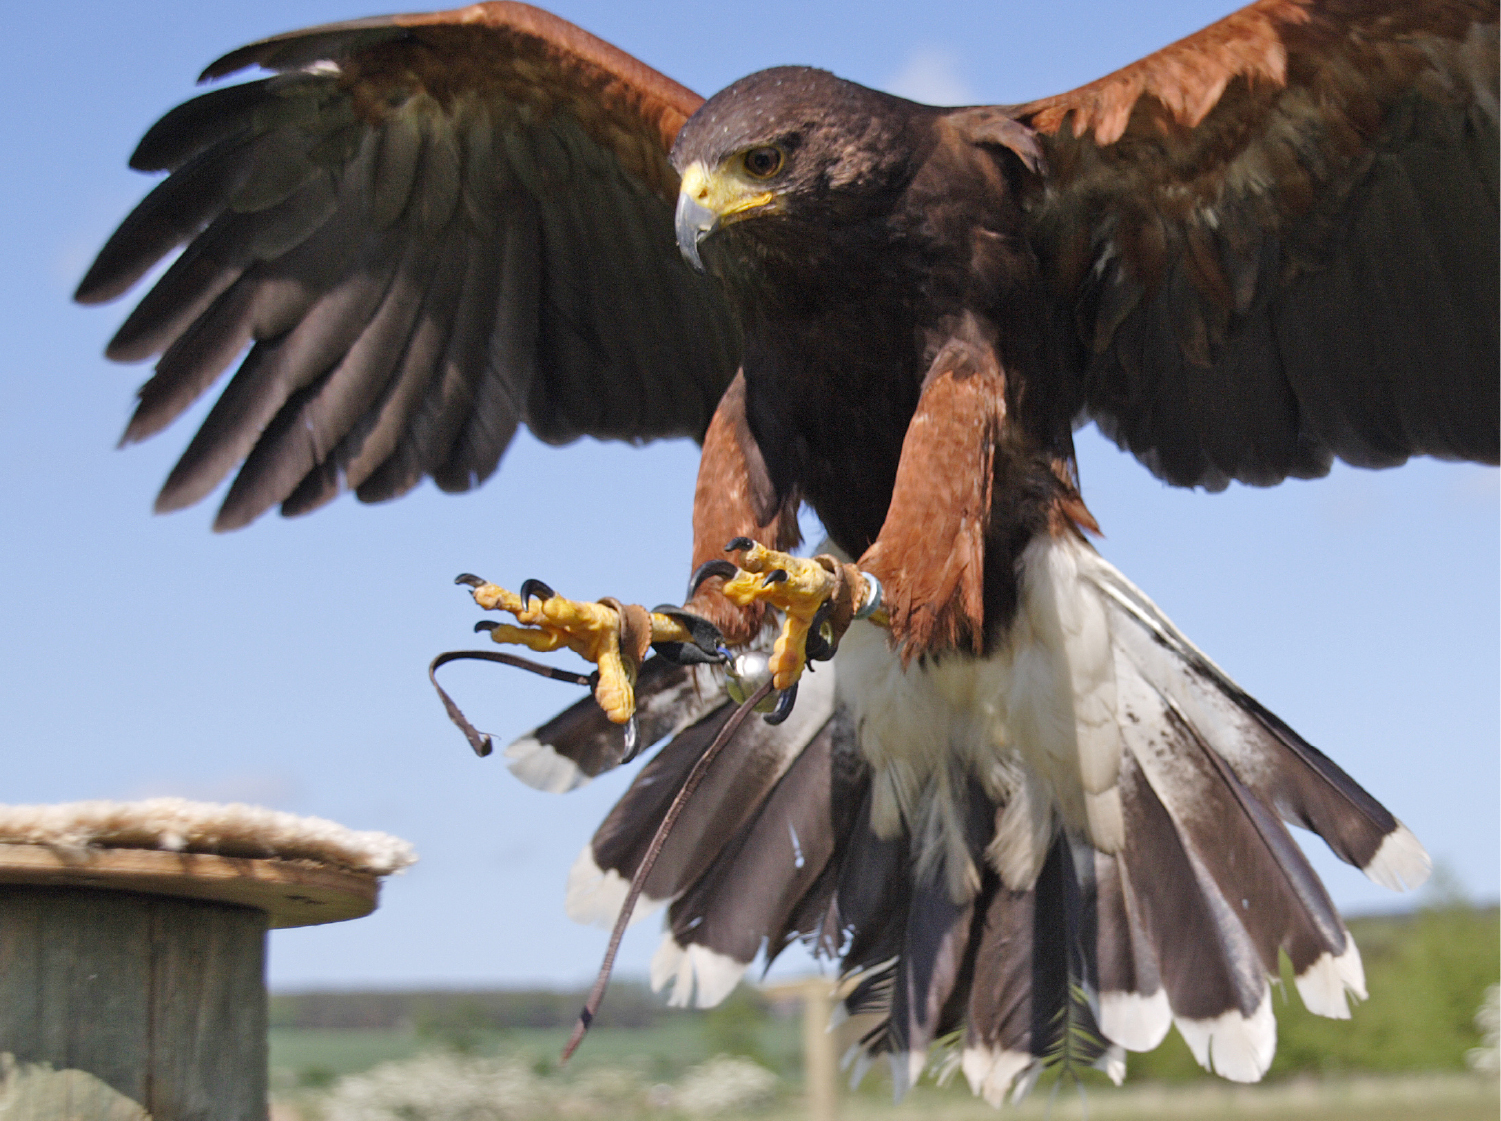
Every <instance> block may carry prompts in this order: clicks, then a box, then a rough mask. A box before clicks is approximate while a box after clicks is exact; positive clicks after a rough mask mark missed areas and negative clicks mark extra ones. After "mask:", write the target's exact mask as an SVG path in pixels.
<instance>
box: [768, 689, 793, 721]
mask: <svg viewBox="0 0 1501 1121" xmlns="http://www.w3.org/2000/svg"><path fill="white" fill-rule="evenodd" d="M795 704H797V683H796V682H793V684H792V688H791V689H784V690H782V693H781V695H780V696H778V697H777V707H776V708H774V709H772V710H771V711H770V712H768V713H767V714H766V715H765V716H764V717H763V718H762V719H764V720H765V721H766V723H768V724H780V723H781V722H782V721H783V720H786V719H787V717H789V716H791V715H792V706H793V705H795Z"/></svg>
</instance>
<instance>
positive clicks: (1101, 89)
mask: <svg viewBox="0 0 1501 1121" xmlns="http://www.w3.org/2000/svg"><path fill="white" fill-rule="evenodd" d="M1496 25H1497V5H1496V3H1495V2H1494V0H1448V2H1442V3H1421V4H1418V3H1407V2H1404V0H1341V2H1336V0H1257V2H1256V3H1254V4H1251V5H1249V6H1248V7H1246V8H1243V9H1241V10H1240V11H1238V12H1235V13H1232V14H1231V15H1229V16H1227V17H1226V18H1224V19H1222V20H1220V21H1219V22H1218V23H1215V24H1213V25H1211V26H1210V27H1207V28H1205V29H1204V30H1203V31H1200V32H1198V33H1197V34H1195V35H1191V36H1189V37H1188V38H1186V39H1183V40H1181V41H1179V42H1177V43H1174V44H1172V45H1171V46H1169V47H1166V48H1164V49H1163V50H1160V51H1158V52H1156V53H1155V54H1152V55H1150V56H1148V57H1147V58H1144V59H1142V60H1141V61H1139V62H1136V63H1134V64H1132V65H1131V66H1128V67H1125V68H1124V69H1121V70H1118V71H1116V72H1115V73H1113V74H1110V75H1107V76H1106V77H1104V78H1101V79H1100V80H1098V81H1096V82H1091V83H1090V84H1089V85H1086V86H1083V87H1080V88H1079V89H1076V90H1073V91H1071V92H1069V93H1065V94H1060V95H1058V96H1056V97H1049V98H1044V99H1042V100H1040V101H1034V102H1031V103H1029V104H1026V105H1023V106H1019V107H1015V108H1013V109H1011V110H1009V112H1011V113H1012V114H1013V115H1015V116H1016V118H1017V119H1018V120H1020V121H1022V122H1023V123H1025V124H1027V125H1029V126H1030V127H1032V128H1033V129H1035V130H1036V131H1037V134H1038V138H1039V141H1040V143H1041V146H1042V148H1043V152H1044V155H1045V157H1046V164H1047V171H1046V173H1045V175H1044V176H1043V177H1042V178H1041V180H1040V186H1041V189H1040V190H1038V191H1037V192H1036V194H1035V195H1034V196H1033V198H1032V199H1031V201H1030V204H1029V214H1030V216H1031V217H1030V220H1031V223H1032V230H1031V234H1030V240H1031V242H1032V244H1033V245H1034V247H1036V249H1037V252H1038V255H1039V258H1040V261H1041V263H1042V266H1043V270H1042V271H1043V273H1044V275H1045V276H1046V277H1047V280H1048V288H1049V297H1050V299H1051V300H1052V301H1053V313H1052V319H1053V323H1054V326H1055V330H1056V332H1057V334H1056V336H1055V338H1056V342H1057V346H1056V349H1055V352H1054V353H1055V355H1056V356H1057V359H1056V360H1055V361H1056V363H1057V365H1056V368H1055V369H1054V370H1052V371H1051V373H1050V377H1051V379H1052V380H1051V382H1050V384H1052V385H1056V386H1059V387H1069V386H1072V387H1073V393H1074V394H1075V396H1074V397H1073V399H1072V400H1071V401H1070V402H1069V404H1070V408H1069V409H1068V410H1065V411H1068V412H1070V414H1071V415H1078V414H1079V413H1080V412H1082V413H1083V414H1084V415H1087V416H1089V417H1092V418H1093V419H1094V420H1096V421H1097V422H1098V423H1099V425H1100V427H1101V428H1102V429H1103V430H1104V431H1105V433H1106V434H1107V435H1109V436H1110V437H1112V438H1113V439H1115V440H1116V441H1117V442H1118V443H1119V444H1121V446H1122V447H1125V448H1127V449H1128V450H1130V451H1132V452H1133V453H1135V454H1136V455H1137V456H1138V457H1139V458H1140V459H1141V460H1142V461H1143V462H1145V463H1146V464H1147V465H1148V466H1149V467H1150V468H1151V469H1152V471H1153V472H1154V473H1156V474H1157V475H1159V476H1160V477H1162V478H1164V479H1166V480H1167V481H1168V482H1171V483H1174V484H1177V485H1181V486H1203V487H1206V488H1209V489H1212V490H1218V489H1222V488H1223V487H1225V486H1227V485H1228V484H1229V483H1230V482H1231V481H1232V480H1236V481H1240V482H1246V483H1252V484H1255V485H1262V486H1265V485H1269V484H1273V483H1276V482H1279V481H1281V480H1282V479H1284V478H1286V477H1288V476H1297V477H1305V478H1306V477H1313V476H1317V475H1322V474H1324V473H1326V472H1327V471H1328V470H1329V467H1330V465H1331V463H1332V461H1333V459H1334V458H1335V457H1339V458H1342V459H1344V460H1346V461H1347V462H1350V463H1354V464H1356V465H1359V466H1367V467H1381V466H1390V465H1395V464H1398V463H1401V462H1403V461H1404V460H1405V459H1406V458H1407V457H1408V456H1411V455H1432V456H1438V457H1441V458H1452V459H1473V460H1480V461H1483V462H1491V463H1494V462H1496V460H1497V457H1498V454H1501V449H1498V430H1501V424H1498V405H1497V402H1498V400H1501V385H1498V379H1497V369H1498V355H1497V336H1498V315H1497V307H1498V304H1501V292H1498V283H1497V276H1498V262H1497V248H1496V247H1497V242H1498V223H1497V206H1496V197H1497V176H1496V167H1497V161H1498V143H1497V94H1496V82H1497V33H1496ZM1063 391H1064V392H1067V391H1068V390H1067V389H1066V388H1065V389H1064V390H1063Z"/></svg>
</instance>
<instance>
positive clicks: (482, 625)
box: [474, 619, 500, 634]
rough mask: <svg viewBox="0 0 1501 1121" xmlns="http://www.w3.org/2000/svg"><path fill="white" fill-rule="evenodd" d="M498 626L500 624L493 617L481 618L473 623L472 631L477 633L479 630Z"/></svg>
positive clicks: (487, 630)
mask: <svg viewBox="0 0 1501 1121" xmlns="http://www.w3.org/2000/svg"><path fill="white" fill-rule="evenodd" d="M498 626H500V624H499V623H497V622H496V621H495V620H494V619H481V620H480V621H479V622H478V623H475V624H474V633H475V634H479V633H480V632H481V631H485V632H489V631H493V630H494V629H495V628H496V627H498Z"/></svg>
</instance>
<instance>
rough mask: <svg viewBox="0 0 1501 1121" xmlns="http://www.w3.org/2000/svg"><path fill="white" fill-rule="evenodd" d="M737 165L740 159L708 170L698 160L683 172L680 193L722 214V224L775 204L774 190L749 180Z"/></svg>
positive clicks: (720, 219) (720, 215)
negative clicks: (715, 169)
mask: <svg viewBox="0 0 1501 1121" xmlns="http://www.w3.org/2000/svg"><path fill="white" fill-rule="evenodd" d="M737 168H738V161H735V162H734V163H726V164H725V165H724V166H723V167H721V168H720V169H719V170H717V171H709V170H707V169H706V168H705V167H704V165H703V164H702V163H699V162H698V161H697V160H695V161H694V162H693V163H691V164H689V165H688V170H687V171H685V172H683V182H682V186H681V187H680V188H679V193H680V194H684V195H687V196H689V197H690V198H692V199H693V200H694V201H695V202H697V203H698V204H699V205H700V206H704V207H707V208H708V209H709V210H711V211H713V212H714V213H715V214H717V215H718V216H719V221H720V223H721V224H728V223H730V222H733V221H735V220H736V219H738V218H741V217H745V216H747V215H748V214H749V213H750V212H752V211H756V210H763V209H765V208H767V207H769V206H772V205H774V204H775V203H776V201H777V196H776V192H775V191H768V190H766V189H765V188H764V187H762V186H761V185H760V184H759V183H755V182H752V181H749V180H748V179H746V178H745V177H744V176H743V174H741V173H739V172H738V171H737V170H736V169H737Z"/></svg>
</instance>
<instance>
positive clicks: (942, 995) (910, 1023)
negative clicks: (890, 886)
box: [882, 776, 995, 1094]
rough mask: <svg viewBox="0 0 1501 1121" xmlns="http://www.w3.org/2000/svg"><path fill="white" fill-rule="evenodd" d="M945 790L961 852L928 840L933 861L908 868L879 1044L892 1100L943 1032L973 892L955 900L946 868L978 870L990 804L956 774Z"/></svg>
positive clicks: (912, 1080) (965, 947)
mask: <svg viewBox="0 0 1501 1121" xmlns="http://www.w3.org/2000/svg"><path fill="white" fill-rule="evenodd" d="M953 785H954V786H955V787H957V788H958V789H961V790H964V791H965V793H964V796H963V798H962V807H961V809H960V815H959V816H960V820H961V828H962V829H963V842H964V848H965V850H966V851H965V852H963V853H962V854H961V853H957V852H953V851H948V850H947V848H946V846H944V845H942V843H941V842H940V841H938V840H937V839H936V838H931V837H930V839H929V844H930V845H932V846H933V849H934V850H935V855H934V856H933V857H932V858H930V859H929V860H926V861H924V860H922V859H919V860H918V862H917V864H916V882H915V884H914V886H913V890H912V896H911V902H910V904H909V905H908V907H907V914H906V929H905V931H904V936H903V940H902V945H901V949H900V955H899V957H898V960H897V965H896V976H895V984H894V985H893V986H892V1003H891V1009H890V1012H889V1014H888V1021H887V1023H888V1028H887V1032H886V1037H885V1039H884V1041H883V1044H882V1046H883V1047H884V1049H885V1050H887V1051H888V1052H889V1053H890V1056H891V1072H892V1081H893V1082H894V1083H895V1085H896V1091H897V1093H898V1094H902V1093H905V1092H906V1090H907V1089H908V1088H909V1087H910V1086H912V1085H913V1084H914V1083H915V1082H916V1081H917V1079H918V1076H919V1075H920V1074H921V1073H922V1070H923V1067H924V1066H925V1065H926V1064H927V1056H928V1048H929V1046H930V1045H931V1044H932V1042H933V1040H934V1038H936V1036H937V1035H938V1034H939V1033H940V1032H941V1031H942V1030H943V1028H944V1027H946V1026H947V1025H945V1024H944V1012H945V1009H946V1008H947V1007H948V1005H949V1002H950V1000H951V998H952V997H953V995H954V991H955V988H956V986H958V985H959V983H960V980H961V977H962V976H963V974H964V972H965V968H964V966H965V958H966V955H967V952H968V949H969V943H970V939H971V935H972V932H971V929H970V928H971V923H972V919H973V916H974V897H975V894H976V893H977V892H976V891H971V892H969V893H968V894H967V895H966V896H965V897H963V898H961V899H956V898H955V894H956V893H955V891H954V890H953V888H954V882H955V880H956V879H959V878H960V877H958V876H956V874H955V872H954V870H953V869H951V868H950V867H949V865H950V863H952V862H954V861H963V862H964V864H965V867H966V868H969V867H976V866H979V865H980V864H981V862H982V861H983V855H982V854H983V852H984V849H985V845H986V842H987V841H989V839H990V831H991V828H992V823H993V821H994V820H995V806H994V805H993V804H992V803H991V802H990V800H989V799H988V798H987V797H986V796H985V792H984V791H983V790H982V789H981V788H980V784H979V783H978V782H975V781H973V780H970V781H968V782H967V783H966V782H965V780H964V779H963V777H962V776H961V777H960V778H959V779H958V781H957V782H955V783H953ZM930 804H931V803H930ZM976 888H978V885H976Z"/></svg>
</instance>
